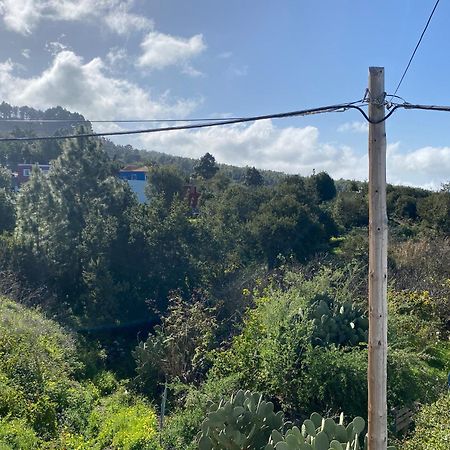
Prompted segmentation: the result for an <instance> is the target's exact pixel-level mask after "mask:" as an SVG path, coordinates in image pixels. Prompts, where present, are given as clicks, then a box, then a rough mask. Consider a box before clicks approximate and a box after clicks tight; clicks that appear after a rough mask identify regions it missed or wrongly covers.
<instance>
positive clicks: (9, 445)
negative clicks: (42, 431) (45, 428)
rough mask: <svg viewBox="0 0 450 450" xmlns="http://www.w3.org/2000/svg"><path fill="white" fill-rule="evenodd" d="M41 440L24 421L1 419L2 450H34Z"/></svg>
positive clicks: (0, 446)
mask: <svg viewBox="0 0 450 450" xmlns="http://www.w3.org/2000/svg"><path fill="white" fill-rule="evenodd" d="M38 445H39V439H38V437H37V436H36V433H35V432H34V431H33V429H32V428H30V426H29V425H28V424H27V423H26V421H25V420H23V419H12V420H10V419H0V448H1V450H34V449H37V448H38Z"/></svg>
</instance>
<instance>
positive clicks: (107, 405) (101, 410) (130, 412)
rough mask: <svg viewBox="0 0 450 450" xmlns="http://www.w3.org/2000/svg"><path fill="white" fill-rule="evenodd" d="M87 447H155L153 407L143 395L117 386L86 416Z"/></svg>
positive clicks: (128, 449) (132, 449) (124, 449)
mask: <svg viewBox="0 0 450 450" xmlns="http://www.w3.org/2000/svg"><path fill="white" fill-rule="evenodd" d="M88 436H89V438H90V441H89V442H90V448H92V449H95V450H97V449H98V450H102V449H104V448H111V449H120V450H146V449H149V450H156V449H159V448H160V447H159V444H158V421H157V416H156V413H155V411H154V410H153V408H151V407H150V405H148V404H147V403H146V402H145V401H144V400H143V399H140V398H137V397H134V396H132V395H131V394H130V393H128V392H127V391H126V390H124V389H121V390H119V391H118V392H116V393H115V394H113V395H111V396H109V397H107V398H105V399H103V400H102V401H101V402H100V404H99V405H98V406H97V407H96V408H95V409H94V411H93V412H92V414H91V417H90V419H89V426H88Z"/></svg>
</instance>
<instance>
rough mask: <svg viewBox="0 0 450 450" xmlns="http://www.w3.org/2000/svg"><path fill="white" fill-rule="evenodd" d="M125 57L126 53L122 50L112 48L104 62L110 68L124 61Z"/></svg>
mask: <svg viewBox="0 0 450 450" xmlns="http://www.w3.org/2000/svg"><path fill="white" fill-rule="evenodd" d="M127 57H128V55H127V51H126V50H125V49H124V48H118V47H112V48H110V49H109V52H108V54H107V55H106V60H107V61H108V63H109V65H110V66H115V65H117V64H120V63H121V62H123V61H124V60H126V59H127Z"/></svg>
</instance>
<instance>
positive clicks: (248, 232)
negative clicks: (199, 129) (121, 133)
mask: <svg viewBox="0 0 450 450" xmlns="http://www.w3.org/2000/svg"><path fill="white" fill-rule="evenodd" d="M56 109H57V108H56ZM19 111H20V110H19ZM42 114H47V116H50V117H53V116H52V115H51V113H48V112H43V113H42ZM67 114H71V113H68V112H67ZM73 117H75V116H73ZM34 131H35V132H37V131H36V130H34ZM99 144H100V145H99ZM147 157H148V159H147ZM23 159H28V160H31V161H47V160H50V159H51V160H53V162H52V170H51V171H49V173H48V174H46V175H45V174H44V173H43V172H41V171H39V170H34V171H32V173H31V176H30V178H29V181H27V182H26V183H24V184H23V185H22V186H21V188H20V190H19V191H17V192H16V191H13V190H11V175H12V174H11V171H10V169H12V168H14V164H17V163H18V162H20V161H22V160H23ZM132 162H136V163H147V162H148V163H149V166H150V170H149V172H148V179H147V181H146V193H147V195H148V196H149V198H150V199H151V201H149V202H147V203H138V201H137V199H136V197H135V196H134V195H133V193H132V191H131V189H130V187H129V185H128V183H127V182H124V181H123V180H121V179H119V178H118V176H117V172H118V167H120V166H121V165H122V164H127V163H132ZM154 163H157V164H154ZM0 166H2V167H1V170H0V447H1V448H5V449H8V450H9V449H14V450H15V449H39V450H44V449H48V448H52V449H61V450H62V449H65V450H66V449H67V450H72V449H73V450H75V449H83V450H84V449H98V450H100V449H105V448H110V449H113V450H122V449H125V450H140V449H158V448H163V449H167V450H173V449H176V450H193V449H197V448H201V449H202V450H203V448H205V449H208V450H213V449H214V450H221V449H223V448H233V449H236V450H241V449H248V448H252V449H256V450H268V449H272V450H274V449H278V448H287V447H289V445H291V447H292V446H294V447H293V448H294V449H296V450H297V449H302V448H310V447H308V445H309V446H312V445H316V443H317V446H319V445H320V446H324V447H323V448H325V449H326V450H328V449H329V448H330V446H331V445H333V446H334V448H337V449H339V448H346V447H347V444H350V445H351V446H352V448H356V449H358V448H362V447H363V445H364V436H365V433H366V430H367V427H366V419H367V415H366V412H367V396H366V392H367V353H368V348H367V347H368V344H367V341H368V339H367V338H368V334H367V333H368V305H367V289H368V281H367V280H368V276H367V264H368V187H367V183H364V182H355V181H346V180H338V181H335V180H333V179H332V178H331V177H330V176H329V175H328V174H327V173H325V172H321V173H314V174H311V175H309V176H305V177H304V176H300V175H290V176H288V175H284V174H278V173H276V172H273V173H267V172H263V171H261V172H259V171H257V170H256V169H255V170H253V169H250V168H236V167H232V166H221V165H218V164H216V162H215V158H214V156H213V155H210V154H209V153H206V154H205V155H204V156H203V157H202V158H200V159H199V160H193V159H189V158H178V157H174V156H170V155H165V154H161V153H155V152H153V153H152V152H144V151H142V150H136V149H133V148H132V147H129V146H117V145H114V144H113V143H111V142H109V141H106V140H102V141H101V142H100V143H99V141H97V140H94V139H80V140H74V141H73V142H71V143H70V145H68V144H67V143H61V144H59V143H57V142H52V143H51V144H49V143H45V142H39V143H26V144H16V143H13V144H8V143H3V144H1V145H0ZM192 172H194V173H195V176H196V178H195V180H196V189H197V188H198V193H200V197H199V198H197V200H198V204H195V205H194V204H193V202H192V198H191V197H190V196H189V195H186V194H187V193H186V182H187V179H188V177H189V176H190V175H191V173H192ZM188 193H189V194H191V193H192V192H191V191H189V192H188ZM387 210H388V211H387V212H388V220H389V232H390V235H389V255H388V264H389V289H388V310H389V328H388V329H389V336H388V337H389V339H388V342H389V352H388V393H387V401H388V405H389V424H388V426H389V433H390V443H391V444H392V445H394V444H395V445H397V449H398V450H401V449H402V448H406V449H408V450H409V449H410V448H415V446H416V448H419V447H417V445H416V443H417V442H419V443H420V445H421V446H422V448H423V449H424V450H431V448H432V447H431V446H432V445H433V442H435V440H436V439H438V438H439V436H441V435H440V434H439V433H440V430H438V429H436V430H434V431H433V432H430V433H428V432H427V433H423V436H422V432H421V431H420V430H422V429H423V428H424V427H425V419H424V415H426V414H428V413H430V414H432V415H433V422H435V423H436V424H440V423H441V422H440V420H439V414H440V411H442V409H443V408H445V406H446V405H447V400H446V395H447V374H448V372H449V371H450V365H449V361H450V357H449V356H450V347H449V336H450V300H449V299H450V193H449V192H448V191H447V190H445V189H443V190H442V191H440V192H431V191H426V190H423V189H418V188H412V187H405V186H388V189H387ZM418 405H419V406H418ZM404 408H408V410H409V409H411V410H412V413H413V415H414V417H417V425H418V428H417V433H416V434H414V432H413V426H409V428H408V424H407V429H406V430H400V429H399V428H398V426H397V425H398V424H396V413H395V410H396V409H404ZM419 408H423V409H422V412H419V411H417V409H419ZM341 413H343V414H342V415H341ZM416 414H417V415H416ZM157 416H160V418H161V419H160V421H158V420H157ZM158 422H159V423H158ZM344 425H345V426H344ZM302 431H303V432H302ZM405 433H406V435H405ZM418 433H420V434H418ZM319 436H320V437H319ZM320 441H322V444H319V443H318V442H320ZM333 441H335V442H334V443H333V444H332V442H333ZM288 444H289V445H288ZM428 444H429V446H428V448H427V447H426V445H428ZM305 445H306V447H305ZM313 448H314V447H313ZM331 448H333V447H331ZM433 450H434V449H433Z"/></svg>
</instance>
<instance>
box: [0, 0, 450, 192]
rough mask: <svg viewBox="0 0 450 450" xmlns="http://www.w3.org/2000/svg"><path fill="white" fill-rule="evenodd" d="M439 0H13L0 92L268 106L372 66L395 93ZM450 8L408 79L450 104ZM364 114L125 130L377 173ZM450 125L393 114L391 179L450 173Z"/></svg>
mask: <svg viewBox="0 0 450 450" xmlns="http://www.w3.org/2000/svg"><path fill="white" fill-rule="evenodd" d="M434 3H435V0H422V1H420V2H418V1H417V0H415V1H414V0H397V1H395V2H392V1H389V0H379V1H378V2H377V7H375V6H374V4H373V2H370V1H369V0H365V1H357V0H340V1H336V0H279V1H277V2H275V1H272V0H246V1H245V2H244V1H242V0H227V1H222V2H219V1H212V0H191V1H189V2H188V1H186V0H98V1H94V0H0V42H1V44H0V101H1V100H5V101H7V102H9V103H11V104H14V105H19V106H21V105H30V106H33V107H35V108H41V109H44V108H47V107H51V106H56V105H61V106H63V107H65V108H67V109H69V110H72V111H77V112H80V113H82V114H84V115H85V116H86V117H87V118H89V119H92V120H94V119H136V118H146V119H151V118H157V119H160V118H192V117H227V116H230V115H233V116H246V115H257V114H267V113H275V112H282V111H291V110H298V109H304V108H310V107H316V106H323V105H330V104H335V103H340V102H347V101H354V100H358V99H360V98H361V97H362V96H363V94H364V90H365V88H366V85H367V70H368V66H370V65H374V66H376V65H379V66H384V67H385V70H386V90H387V92H388V93H393V91H394V90H395V87H396V84H397V82H398V80H399V78H400V76H401V74H402V72H403V69H404V67H405V65H406V63H407V62H408V59H409V56H410V54H411V51H412V50H413V48H414V46H415V44H416V42H417V39H418V36H419V35H420V32H421V31H422V29H423V26H424V24H425V22H426V20H427V18H428V15H429V13H430V11H431V9H432V7H433V5H434ZM449 14H450V4H449V3H448V2H441V4H440V5H439V6H438V9H437V11H436V14H435V16H434V18H433V20H432V22H431V25H430V28H429V30H428V32H427V34H426V35H425V38H424V40H423V42H422V45H421V47H420V49H419V51H418V53H417V55H416V58H415V59H414V62H413V64H412V66H411V69H410V71H409V72H408V74H407V76H406V78H405V80H404V82H403V85H402V87H401V89H400V91H399V92H398V94H399V95H401V96H402V97H404V98H405V99H406V100H407V101H409V102H411V103H427V104H433V103H434V104H447V105H448V104H450V81H449V80H450V78H449V66H450V61H449V59H448V57H447V55H448V47H449V42H450V28H449V27H448V23H447V22H448V20H447V18H448V17H449ZM358 114H359V113H357V112H356V111H349V112H345V113H333V114H327V115H323V116H313V117H304V118H296V119H289V120H273V121H264V122H258V123H254V124H249V125H234V126H226V127H222V128H213V129H204V130H201V131H191V132H170V133H160V134H152V135H140V136H139V137H123V138H121V139H120V140H118V141H117V142H120V143H131V144H133V145H135V146H137V147H138V148H147V149H153V150H159V151H164V152H167V153H173V154H176V155H183V156H190V157H194V158H196V157H199V156H201V155H203V154H204V153H205V152H206V151H209V152H211V153H213V154H214V155H215V157H216V159H217V160H218V161H220V162H224V163H229V164H235V165H254V166H256V167H259V168H265V169H273V170H282V171H285V172H289V173H300V174H303V175H308V174H310V173H311V172H312V170H313V169H315V170H316V171H320V170H326V171H328V172H329V173H330V174H331V175H332V176H333V177H335V178H340V177H344V178H352V179H361V180H364V179H367V157H366V153H367V126H366V124H365V123H364V122H363V121H362V117H361V116H360V115H358ZM449 125H450V114H446V113H434V112H419V111H402V110H401V111H399V112H397V113H396V114H395V115H394V116H393V117H392V119H390V120H389V121H388V122H387V135H388V143H389V145H388V179H389V181H390V182H393V183H403V184H412V185H418V186H424V187H432V188H438V187H439V186H440V184H441V183H443V182H445V181H448V180H449V179H450V126H449ZM135 127H136V125H135ZM97 129H98V130H100V129H101V131H106V130H117V129H120V127H119V125H117V124H110V125H102V127H101V128H97Z"/></svg>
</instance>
